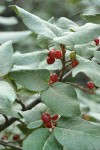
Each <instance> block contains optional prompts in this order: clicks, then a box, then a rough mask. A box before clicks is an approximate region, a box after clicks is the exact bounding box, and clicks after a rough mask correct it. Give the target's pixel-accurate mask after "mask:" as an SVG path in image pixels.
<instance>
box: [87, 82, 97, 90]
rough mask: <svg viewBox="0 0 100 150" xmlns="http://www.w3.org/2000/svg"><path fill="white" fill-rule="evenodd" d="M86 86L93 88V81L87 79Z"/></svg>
mask: <svg viewBox="0 0 100 150" xmlns="http://www.w3.org/2000/svg"><path fill="white" fill-rule="evenodd" d="M86 86H87V87H88V88H89V89H93V88H94V87H95V85H94V83H93V82H92V81H89V82H87V84H86Z"/></svg>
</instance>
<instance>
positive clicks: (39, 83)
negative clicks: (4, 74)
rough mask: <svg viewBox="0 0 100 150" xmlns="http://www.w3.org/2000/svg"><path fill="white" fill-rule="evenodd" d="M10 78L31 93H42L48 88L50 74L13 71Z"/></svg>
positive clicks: (45, 72) (46, 72)
mask: <svg viewBox="0 0 100 150" xmlns="http://www.w3.org/2000/svg"><path fill="white" fill-rule="evenodd" d="M10 76H11V77H12V78H13V80H14V81H16V82H17V83H19V84H20V85H22V86H23V87H24V88H26V89H28V90H31V91H43V90H45V89H47V88H48V81H49V78H50V73H49V71H48V70H24V69H23V70H15V71H14V70H13V71H12V72H10Z"/></svg>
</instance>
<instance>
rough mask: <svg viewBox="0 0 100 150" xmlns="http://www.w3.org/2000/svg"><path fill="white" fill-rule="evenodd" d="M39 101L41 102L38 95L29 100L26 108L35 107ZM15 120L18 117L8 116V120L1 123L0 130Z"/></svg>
mask: <svg viewBox="0 0 100 150" xmlns="http://www.w3.org/2000/svg"><path fill="white" fill-rule="evenodd" d="M40 102H41V98H40V96H39V97H37V98H36V99H35V100H34V101H33V102H31V103H30V104H29V105H27V106H26V110H30V109H32V108H33V107H35V106H36V105H37V104H39V103H40ZM15 121H19V118H14V117H11V118H9V119H8V122H5V123H3V124H1V125H0V131H3V130H5V129H6V128H7V127H9V126H10V125H11V124H13V123H14V122H15Z"/></svg>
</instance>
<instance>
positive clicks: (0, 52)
mask: <svg viewBox="0 0 100 150" xmlns="http://www.w3.org/2000/svg"><path fill="white" fill-rule="evenodd" d="M12 55H13V47H12V42H11V41H9V42H6V43H4V44H2V45H1V46H0V76H4V75H6V74H8V72H9V71H10V70H11V68H12Z"/></svg>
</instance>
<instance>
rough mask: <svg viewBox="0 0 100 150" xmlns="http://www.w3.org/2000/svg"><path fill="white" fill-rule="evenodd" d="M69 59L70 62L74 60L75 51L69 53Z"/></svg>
mask: <svg viewBox="0 0 100 150" xmlns="http://www.w3.org/2000/svg"><path fill="white" fill-rule="evenodd" d="M70 59H71V60H76V53H75V51H72V52H71V53H70Z"/></svg>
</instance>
